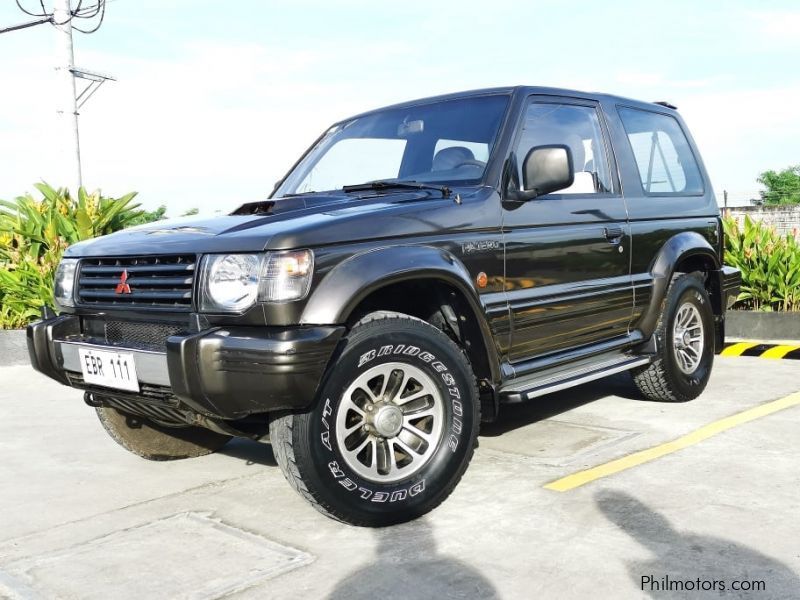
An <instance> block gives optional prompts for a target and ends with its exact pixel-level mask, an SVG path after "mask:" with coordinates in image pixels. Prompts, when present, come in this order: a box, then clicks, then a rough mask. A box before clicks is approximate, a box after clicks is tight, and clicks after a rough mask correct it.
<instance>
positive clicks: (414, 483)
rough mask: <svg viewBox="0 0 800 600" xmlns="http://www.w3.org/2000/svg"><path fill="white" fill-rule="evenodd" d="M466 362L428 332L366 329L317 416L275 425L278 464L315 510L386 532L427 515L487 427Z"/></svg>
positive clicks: (410, 323) (390, 323) (417, 326)
mask: <svg viewBox="0 0 800 600" xmlns="http://www.w3.org/2000/svg"><path fill="white" fill-rule="evenodd" d="M479 410H480V404H479V402H478V392H477V389H476V386H475V377H474V375H473V373H472V370H471V368H470V365H469V363H468V362H467V360H466V358H465V356H464V354H463V352H461V350H460V348H459V347H458V346H457V345H456V344H455V343H453V341H452V340H450V338H448V337H447V336H446V335H445V334H444V333H442V332H441V331H439V330H438V329H436V328H435V327H433V326H431V325H429V324H428V323H426V322H424V321H421V320H419V319H415V318H413V317H409V316H406V315H400V314H397V313H379V314H377V315H371V316H368V317H366V318H365V319H363V320H362V321H361V322H360V323H359V324H358V325H356V326H355V327H354V328H353V329H352V330H351V332H350V334H349V335H348V336H347V338H346V340H345V346H344V351H343V352H342V354H341V355H340V356H339V358H338V359H337V361H336V363H335V364H333V365H331V367H330V373H329V375H328V376H327V378H326V380H325V382H324V383H323V386H322V389H321V391H320V394H319V397H318V400H317V403H316V405H315V407H314V408H313V409H312V410H311V411H310V412H308V413H303V414H286V415H283V416H280V417H277V418H274V419H273V420H272V422H271V423H270V438H271V440H272V445H273V449H274V452H275V457H276V459H277V461H278V464H279V465H280V466H281V469H282V470H283V473H284V475H285V476H286V478H287V480H288V481H289V482H290V483H291V484H292V486H293V487H294V488H295V489H296V490H297V491H298V492H299V493H300V494H301V495H302V496H304V497H305V498H306V499H307V500H308V501H310V502H311V503H312V504H313V505H314V506H315V507H316V508H317V509H318V510H320V511H321V512H323V513H324V514H326V515H327V516H330V517H332V518H334V519H338V520H340V521H344V522H347V523H351V524H354V525H366V526H384V525H391V524H395V523H401V522H404V521H408V520H411V519H414V518H416V517H418V516H420V515H423V514H425V513H427V512H428V511H430V510H432V509H433V508H435V507H436V506H437V505H438V504H440V503H441V502H442V501H443V500H444V499H445V498H446V497H447V496H448V495H449V494H450V492H452V490H453V489H454V488H455V486H456V484H457V483H458V481H459V480H460V479H461V476H462V475H463V473H464V471H465V470H466V468H467V465H468V464H469V461H470V459H471V458H472V454H473V450H474V447H475V443H476V440H477V435H478V425H479V423H480V414H479Z"/></svg>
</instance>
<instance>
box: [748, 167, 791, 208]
mask: <svg viewBox="0 0 800 600" xmlns="http://www.w3.org/2000/svg"><path fill="white" fill-rule="evenodd" d="M758 183H760V184H761V185H763V186H764V187H765V188H767V189H766V191H763V192H761V197H762V199H763V200H764V204H798V203H800V165H794V166H791V167H787V168H785V169H782V170H781V171H774V170H770V171H764V172H763V173H761V175H759V176H758Z"/></svg>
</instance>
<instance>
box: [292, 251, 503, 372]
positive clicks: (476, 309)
mask: <svg viewBox="0 0 800 600" xmlns="http://www.w3.org/2000/svg"><path fill="white" fill-rule="evenodd" d="M420 279H434V280H437V281H441V282H444V283H446V284H449V285H450V286H452V287H453V288H455V289H456V290H458V291H459V292H460V293H461V295H462V296H463V298H465V299H466V301H467V303H468V305H469V308H470V310H471V311H472V313H473V316H474V317H475V319H476V321H477V323H478V327H479V329H480V334H481V337H482V338H483V345H484V347H485V348H486V352H487V356H486V359H487V361H488V363H489V368H490V369H491V370H492V373H493V375H496V376H497V377H499V371H498V365H499V359H498V356H497V352H496V348H495V344H494V339H493V336H492V333H491V330H490V329H489V324H488V322H487V321H486V317H485V311H484V309H483V306H482V304H481V301H480V298H479V297H478V293H477V291H476V289H475V287H474V286H473V285H472V277H471V276H470V274H469V271H467V268H466V267H465V266H464V264H463V263H462V262H461V261H460V260H458V259H457V258H456V257H455V256H453V255H452V254H451V253H450V252H447V251H446V250H443V249H441V248H435V247H433V246H419V245H417V246H411V245H404V246H389V247H384V248H376V249H373V250H368V251H366V252H362V253H360V254H356V255H354V256H351V257H350V258H348V259H346V260H344V261H343V262H341V263H339V264H338V265H336V266H335V267H334V268H333V269H331V271H330V272H328V273H327V274H326V275H325V277H324V278H323V279H322V281H321V282H320V283H319V285H318V286H317V288H316V289H315V290H314V292H313V293H312V295H311V297H310V298H309V300H308V302H307V303H306V306H305V308H304V309H303V314H302V315H301V317H300V323H301V324H303V325H319V324H337V325H340V324H343V323H345V322H347V319H348V317H349V316H350V314H351V313H352V312H353V310H355V308H356V307H357V306H358V305H359V304H360V303H361V302H362V301H363V300H364V299H365V298H366V297H367V296H369V295H370V294H372V293H373V292H375V291H377V290H379V289H381V288H383V287H385V286H387V285H391V284H394V283H399V282H402V281H411V280H417V281H418V280H420Z"/></svg>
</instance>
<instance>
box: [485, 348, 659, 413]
mask: <svg viewBox="0 0 800 600" xmlns="http://www.w3.org/2000/svg"><path fill="white" fill-rule="evenodd" d="M651 360H652V359H651V357H649V356H617V357H615V358H613V359H611V360H607V361H604V362H601V363H597V364H594V365H589V366H586V367H582V368H579V369H575V370H573V371H562V372H561V373H559V374H558V375H551V376H549V377H548V376H547V375H546V374H542V373H540V374H539V375H538V377H537V376H536V375H529V376H527V377H524V378H522V379H520V380H516V381H515V380H512V381H510V382H509V383H508V384H506V385H504V386H503V387H502V388H500V400H501V402H506V403H513V402H523V401H525V400H530V399H531V398H536V397H538V396H544V395H545V394H551V393H553V392H558V391H560V390H565V389H567V388H571V387H575V386H577V385H581V384H584V383H588V382H590V381H594V380H596V379H602V378H603V377H608V376H609V375H614V374H615V373H621V372H623V371H628V370H630V369H633V368H635V367H641V366H643V365H646V364H649V363H650V361H651ZM543 375H544V378H542V376H543Z"/></svg>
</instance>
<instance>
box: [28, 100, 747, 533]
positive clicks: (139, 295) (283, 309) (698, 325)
mask: <svg viewBox="0 0 800 600" xmlns="http://www.w3.org/2000/svg"><path fill="white" fill-rule="evenodd" d="M722 256H723V238H722V229H721V226H720V218H719V210H718V208H717V203H716V201H715V198H714V193H713V191H712V189H711V185H710V183H709V180H708V177H707V175H706V172H705V169H704V167H703V163H702V161H701V159H700V154H699V152H698V151H697V148H696V147H695V145H694V143H693V141H692V139H691V137H690V136H689V133H688V131H687V129H686V126H685V125H684V123H683V121H682V119H681V117H680V115H679V114H678V113H677V111H676V110H675V107H673V106H671V105H669V104H666V103H648V102H638V101H635V100H629V99H626V98H619V97H614V96H609V95H602V94H587V93H582V92H576V91H570V90H560V89H550V88H535V87H534V88H531V87H515V88H503V89H490V90H481V91H473V92H466V93H459V94H452V95H447V96H441V97H437V98H431V99H425V100H418V101H414V102H408V103H405V104H400V105H396V106H391V107H388V108H384V109H380V110H376V111H372V112H368V113H365V114H362V115H359V116H356V117H353V118H350V119H346V120H344V121H342V122H340V123H337V124H336V125H334V126H333V127H331V128H330V129H328V130H327V131H326V132H325V133H324V134H323V135H322V136H321V137H320V138H319V139H318V140H317V141H316V142H315V143H314V144H313V145H312V146H311V148H310V149H309V150H308V152H306V154H305V155H304V156H303V157H302V158H301V159H300V160H299V161H298V162H297V163H296V164H295V165H294V167H293V168H292V169H291V170H290V172H289V173H288V174H287V175H286V177H285V178H284V179H283V180H281V181H280V182H279V183H278V185H277V186H276V189H275V191H274V192H273V194H272V195H271V197H270V198H269V199H268V200H265V201H262V202H253V203H250V204H246V205H244V206H241V207H240V208H238V209H237V210H236V211H234V212H233V213H232V214H230V215H228V216H223V217H218V218H213V219H209V220H202V219H201V220H190V221H185V220H184V221H176V222H171V223H157V224H151V225H147V226H143V227H138V228H135V229H129V230H126V231H122V232H119V233H116V234H113V235H110V236H107V237H103V238H99V239H95V240H91V241H87V242H83V243H80V244H76V245H75V246H72V247H71V248H69V250H68V251H67V253H66V255H65V257H64V260H63V262H62V263H61V265H60V267H59V270H58V274H57V277H56V288H55V298H56V301H57V304H58V306H59V307H60V309H61V312H60V314H59V315H55V314H53V313H52V312H51V311H49V310H45V314H44V318H43V320H42V321H40V322H37V323H35V324H33V325H31V326H30V327H29V328H28V342H29V349H30V356H31V361H32V363H33V365H34V367H35V368H36V369H38V370H39V371H41V372H42V373H44V374H46V375H48V376H49V377H52V378H53V379H55V380H57V381H60V382H62V383H64V384H66V385H70V386H73V387H76V388H81V389H83V390H85V391H86V393H85V400H86V402H87V404H89V405H90V406H92V407H95V408H96V410H97V414H98V415H99V417H100V421H101V423H102V424H103V426H104V427H105V428H106V429H107V430H108V432H109V433H110V434H111V436H112V437H113V438H114V439H115V440H116V441H117V442H119V443H120V444H121V445H122V446H124V447H125V448H126V449H128V450H130V451H131V452H134V453H136V454H138V455H140V456H143V457H145V458H149V459H155V460H167V459H175V458H184V457H191V456H199V455H202V454H206V453H209V452H213V451H215V450H218V449H219V448H220V447H222V445H223V444H225V443H226V442H227V441H228V440H229V439H230V438H231V437H232V436H240V437H248V438H252V439H266V438H267V436H269V440H270V441H271V443H272V446H273V449H274V452H275V456H276V458H277V461H278V463H279V464H280V466H281V468H282V470H283V472H284V474H285V475H286V477H287V479H288V480H289V483H290V484H291V485H292V486H293V487H294V488H295V489H297V491H298V492H299V493H300V494H301V495H303V496H304V497H305V498H306V499H307V500H308V501H310V502H311V503H312V504H313V505H314V506H315V507H316V508H318V509H319V510H321V511H322V512H324V513H325V514H327V515H329V516H331V517H334V518H336V519H340V520H342V521H346V522H349V523H353V524H358V525H373V526H378V525H387V524H391V523H398V522H402V521H406V520H409V519H412V518H414V517H417V516H419V515H421V514H423V513H425V512H427V511H429V510H431V509H432V508H434V507H435V506H437V505H438V504H439V503H440V502H442V501H443V500H444V499H445V498H446V497H447V496H448V494H450V492H451V491H452V490H453V488H454V487H455V485H456V484H457V483H458V481H459V479H460V478H461V476H462V474H463V473H464V471H465V470H466V468H467V464H468V463H469V461H470V458H471V457H472V453H473V449H474V448H475V445H476V440H477V435H478V427H479V424H480V421H481V420H484V421H491V420H493V419H495V418H496V416H497V414H498V410H499V409H500V407H501V406H502V405H503V404H505V403H510V402H522V401H527V400H530V399H532V398H535V397H537V396H541V395H543V394H547V393H549V392H552V391H555V390H560V389H564V388H567V387H570V386H575V385H579V384H582V383H585V382H588V381H592V380H594V379H598V378H601V377H605V376H607V375H610V374H613V373H618V372H622V371H627V372H629V373H630V374H631V376H632V377H633V380H634V381H635V382H636V385H637V386H638V388H639V390H641V393H642V395H643V396H644V397H645V398H648V399H651V400H659V401H668V402H682V401H686V400H691V399H693V398H695V397H697V396H698V395H699V394H700V393H701V392H702V391H703V389H704V388H705V386H706V383H707V382H708V378H709V374H710V371H711V365H712V363H713V360H714V353H715V351H719V350H720V349H721V347H722V341H723V336H724V319H725V309H726V307H727V305H728V304H730V301H731V300H732V299H733V298H735V296H736V294H737V292H738V288H739V285H740V275H739V272H738V271H736V270H735V269H732V268H729V267H725V266H723V264H722ZM531 443H533V444H535V440H532V441H531Z"/></svg>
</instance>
